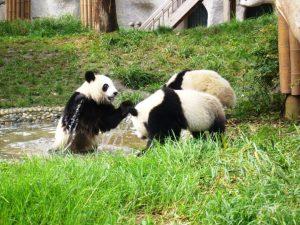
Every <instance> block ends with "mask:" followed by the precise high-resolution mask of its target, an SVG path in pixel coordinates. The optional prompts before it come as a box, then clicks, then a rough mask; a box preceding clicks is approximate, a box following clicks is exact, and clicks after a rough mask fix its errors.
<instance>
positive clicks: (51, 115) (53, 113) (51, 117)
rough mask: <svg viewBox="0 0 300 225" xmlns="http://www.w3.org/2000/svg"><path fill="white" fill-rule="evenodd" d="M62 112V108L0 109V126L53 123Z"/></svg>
mask: <svg viewBox="0 0 300 225" xmlns="http://www.w3.org/2000/svg"><path fill="white" fill-rule="evenodd" d="M62 111H63V107H40V106H38V107H30V108H10V109H0V125H11V124H14V123H40V122H54V121H56V120H57V119H58V118H59V117H60V116H61V113H62Z"/></svg>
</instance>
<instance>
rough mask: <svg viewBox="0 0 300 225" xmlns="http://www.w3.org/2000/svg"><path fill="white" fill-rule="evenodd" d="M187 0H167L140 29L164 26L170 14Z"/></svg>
mask: <svg viewBox="0 0 300 225" xmlns="http://www.w3.org/2000/svg"><path fill="white" fill-rule="evenodd" d="M185 1H188V0H167V1H165V2H164V3H163V4H162V5H161V6H160V7H159V8H158V9H157V10H155V11H154V13H152V15H151V16H150V17H149V18H148V19H147V20H146V21H145V22H144V23H142V25H141V27H140V28H141V29H147V30H154V29H156V28H157V27H159V26H166V25H167V24H168V23H167V22H168V19H169V18H170V16H171V15H172V14H173V13H174V12H175V11H176V10H177V9H178V8H179V7H180V6H181V5H182V4H183V3H184V2H185Z"/></svg>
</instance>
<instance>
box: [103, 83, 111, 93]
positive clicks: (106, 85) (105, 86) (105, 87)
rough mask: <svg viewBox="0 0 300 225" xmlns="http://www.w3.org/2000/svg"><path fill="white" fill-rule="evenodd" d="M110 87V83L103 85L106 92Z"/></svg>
mask: <svg viewBox="0 0 300 225" xmlns="http://www.w3.org/2000/svg"><path fill="white" fill-rule="evenodd" d="M108 87H109V86H108V84H104V85H103V87H102V90H103V91H104V92H106V91H107V89H108Z"/></svg>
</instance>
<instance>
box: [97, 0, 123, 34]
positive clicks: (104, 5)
mask: <svg viewBox="0 0 300 225" xmlns="http://www.w3.org/2000/svg"><path fill="white" fill-rule="evenodd" d="M95 15H96V21H95V28H96V29H97V30H99V31H100V32H106V33H107V32H113V31H116V30H118V28H119V27H118V20H117V11H116V1H115V0H97V1H96V6H95Z"/></svg>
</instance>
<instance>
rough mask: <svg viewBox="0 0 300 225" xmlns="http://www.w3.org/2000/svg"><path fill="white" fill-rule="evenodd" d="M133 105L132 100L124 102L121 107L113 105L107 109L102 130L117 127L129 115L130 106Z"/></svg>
mask: <svg viewBox="0 0 300 225" xmlns="http://www.w3.org/2000/svg"><path fill="white" fill-rule="evenodd" d="M132 107H133V103H132V102H131V101H125V102H122V103H121V105H120V107H119V108H117V109H115V108H114V107H113V106H111V107H110V109H109V110H107V112H106V113H103V119H102V120H103V123H104V124H105V126H103V127H100V130H101V131H102V132H105V131H109V130H111V129H114V128H116V127H117V126H118V125H119V124H120V123H121V121H122V120H123V119H124V118H125V117H126V116H127V115H128V113H129V111H130V108H132Z"/></svg>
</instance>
